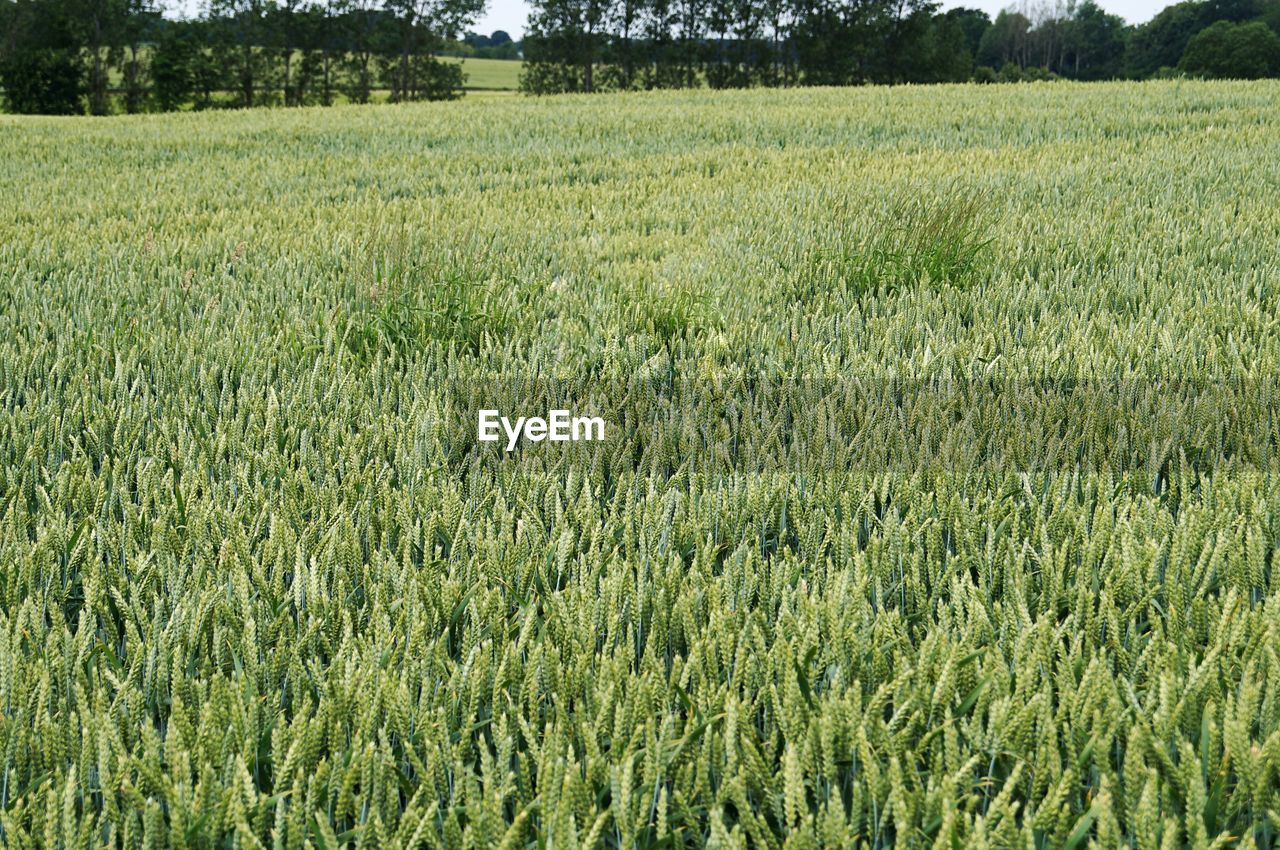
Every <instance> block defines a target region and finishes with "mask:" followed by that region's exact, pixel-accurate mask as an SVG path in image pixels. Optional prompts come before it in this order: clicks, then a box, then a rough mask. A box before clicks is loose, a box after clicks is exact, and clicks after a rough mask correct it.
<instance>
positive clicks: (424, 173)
mask: <svg viewBox="0 0 1280 850" xmlns="http://www.w3.org/2000/svg"><path fill="white" fill-rule="evenodd" d="M468 68H469V70H470V71H471V73H472V74H473V75H474V74H476V66H475V65H473V63H472V61H471V60H469V61H468ZM473 82H474V76H473ZM0 198H2V199H3V200H2V201H0V206H3V209H4V214H3V215H0V770H2V771H3V773H2V775H0V845H3V846H4V847H6V848H13V849H14V850H19V848H53V847H68V848H69V847H125V848H144V847H145V848H161V847H172V848H225V847H234V848H260V847H262V848H265V847H271V848H327V850H336V848H339V847H370V848H373V847H391V848H411V847H415V848H416V847H430V848H450V850H463V848H477V849H479V848H494V847H499V848H505V850H516V848H526V847H527V848H535V847H536V848H566V850H568V848H583V850H585V848H627V850H631V848H650V849H651V850H655V849H656V848H696V847H703V846H706V847H717V848H727V847H755V848H771V850H772V849H773V848H818V847H823V848H853V847H858V848H887V847H930V848H987V847H990V848H995V847H1018V848H1077V849H1078V850H1082V848H1086V847H1098V848H1119V847H1131V848H1139V849H1140V850H1154V848H1179V847H1191V848H1208V847H1249V848H1266V847H1274V846H1276V842H1277V839H1278V837H1280V575H1278V574H1277V571H1276V563H1275V555H1276V550H1277V545H1278V544H1280V464H1278V463H1277V460H1276V457H1275V448H1276V446H1277V442H1280V430H1278V429H1280V423H1278V421H1277V418H1276V410H1277V401H1278V400H1280V389H1278V386H1280V384H1278V383H1277V378H1278V377H1280V324H1278V321H1277V305H1278V304H1280V255H1278V254H1277V250H1276V249H1277V245H1278V244H1280V84H1277V83H1274V82H1265V83H1249V84H1243V83H1191V82H1154V83H1143V84H1122V83H1114V84H1097V85H1083V84H1081V85H1074V84H1071V85H1069V84H1049V85H1022V86H987V87H979V86H950V87H903V88H893V89H883V88H861V89H846V90H785V91H782V90H779V91H752V92H739V93H711V92H682V93H654V94H634V95H618V96H596V97H566V98H551V99H542V100H533V99H524V98H502V99H501V100H498V99H492V98H490V99H484V98H481V99H476V100H470V99H468V100H463V101H462V102H458V103H445V104H424V105H399V106H374V107H364V108H360V107H334V108H329V109H302V110H267V111H238V112H219V113H217V114H189V113H186V114H172V115H156V116H139V117H132V118H113V119H105V120H94V119H86V118H76V119H59V118H18V117H13V116H0ZM482 407H485V408H487V407H496V408H500V409H501V410H502V412H503V414H504V415H508V416H512V417H514V416H521V415H523V416H532V415H545V413H546V412H547V411H548V410H549V409H552V408H556V407H569V408H572V409H573V410H574V412H575V413H579V412H598V413H599V414H600V415H602V416H603V417H604V418H605V419H606V420H607V422H608V423H609V424H608V428H609V430H608V432H607V434H606V440H605V441H604V442H603V443H592V444H588V443H575V444H561V443H556V444H552V443H545V442H544V443H537V444H534V443H526V444H523V445H521V446H520V447H519V448H518V449H517V450H516V451H514V452H512V453H510V454H508V453H506V452H504V451H503V448H502V446H499V445H497V444H492V443H479V442H477V440H476V418H475V417H476V411H477V409H479V408H482Z"/></svg>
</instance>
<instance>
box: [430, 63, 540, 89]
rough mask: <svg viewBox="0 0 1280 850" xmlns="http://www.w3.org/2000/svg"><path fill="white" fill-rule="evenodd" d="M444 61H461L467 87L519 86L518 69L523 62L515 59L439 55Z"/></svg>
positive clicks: (508, 87) (500, 87)
mask: <svg viewBox="0 0 1280 850" xmlns="http://www.w3.org/2000/svg"><path fill="white" fill-rule="evenodd" d="M440 58H441V60H442V61H445V62H461V63H462V68H463V70H464V71H465V72H466V74H467V82H466V87H467V88H468V89H495V90H505V91H514V90H516V89H518V88H519V87H520V69H521V67H523V65H524V63H523V62H521V61H519V60H515V59H474V58H467V59H459V58H457V57H453V56H442V57H440Z"/></svg>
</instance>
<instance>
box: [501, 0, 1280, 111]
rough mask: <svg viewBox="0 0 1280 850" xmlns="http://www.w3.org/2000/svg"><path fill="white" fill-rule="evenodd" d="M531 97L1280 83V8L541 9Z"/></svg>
mask: <svg viewBox="0 0 1280 850" xmlns="http://www.w3.org/2000/svg"><path fill="white" fill-rule="evenodd" d="M533 5H534V9H533V12H532V14H531V15H530V18H529V32H528V33H527V34H526V36H525V40H524V46H525V63H526V64H525V71H524V73H523V75H522V78H521V86H522V88H523V89H524V90H525V91H528V92H531V93H553V92H571V91H576V92H591V91H609V90H626V89H651V88H684V87H697V86H708V87H711V88H727V87H743V86H787V85H853V84H860V83H882V84H893V83H932V82H953V81H966V80H978V81H997V80H1000V81H1012V80H1022V79H1040V78H1051V77H1066V78H1071V79H1080V80H1099V79H1114V78H1122V77H1123V78H1136V79H1142V78H1148V77H1152V76H1158V75H1162V74H1172V73H1184V74H1188V75H1194V76H1213V77H1238V78H1258V77H1268V76H1280V0H1191V1H1190V2H1183V3H1178V4H1176V5H1174V6H1170V7H1168V8H1166V9H1165V10H1163V11H1162V12H1160V13H1159V14H1158V15H1156V17H1155V18H1154V19H1153V20H1151V21H1150V22H1148V23H1145V24H1142V25H1140V26H1129V25H1128V24H1126V23H1125V21H1124V20H1123V19H1121V18H1119V17H1118V16H1116V15H1112V14H1108V13H1107V12H1105V11H1104V10H1103V9H1101V8H1100V7H1099V6H1098V5H1097V4H1096V3H1095V2H1093V0H1084V2H1082V3H1078V4H1077V3H1076V2H1074V0H1067V2H1061V0H1049V1H1048V2H1040V3H1037V4H1031V5H1028V4H1024V5H1023V6H1021V7H1019V8H1010V9H1008V10H1006V11H1003V12H1001V13H1000V14H998V15H997V16H996V18H995V20H992V19H991V18H990V17H988V15H987V14H986V13H984V12H982V11H979V10H976V9H965V8H960V9H951V10H948V11H945V12H943V11H940V9H939V4H938V3H936V2H932V0H534V4H533Z"/></svg>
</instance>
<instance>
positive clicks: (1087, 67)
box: [1055, 0, 1127, 80]
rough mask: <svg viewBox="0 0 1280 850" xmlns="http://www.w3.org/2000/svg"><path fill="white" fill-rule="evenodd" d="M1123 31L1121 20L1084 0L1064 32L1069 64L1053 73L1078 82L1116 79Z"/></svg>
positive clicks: (1121, 57)
mask: <svg viewBox="0 0 1280 850" xmlns="http://www.w3.org/2000/svg"><path fill="white" fill-rule="evenodd" d="M1126 30H1127V27H1126V25H1125V22H1124V20H1123V19H1121V18H1120V17H1118V16H1117V15H1111V14H1108V13H1107V12H1104V11H1103V10H1102V9H1101V7H1099V6H1098V4H1097V3H1095V2H1093V0H1085V2H1084V4H1083V5H1081V6H1079V7H1078V8H1077V9H1076V11H1075V15H1074V17H1073V18H1072V19H1071V22H1070V27H1069V29H1068V34H1067V55H1068V56H1069V57H1070V62H1069V64H1068V63H1064V67H1061V68H1057V69H1055V70H1057V71H1058V72H1059V73H1064V74H1069V75H1070V76H1072V77H1074V78H1076V79H1081V80H1102V79H1109V78H1114V77H1118V76H1120V73H1121V70H1122V66H1123V62H1124V50H1125V33H1126Z"/></svg>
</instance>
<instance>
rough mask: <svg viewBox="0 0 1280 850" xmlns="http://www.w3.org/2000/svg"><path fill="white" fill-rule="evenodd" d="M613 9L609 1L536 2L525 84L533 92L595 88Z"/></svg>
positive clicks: (522, 78) (528, 35)
mask: <svg viewBox="0 0 1280 850" xmlns="http://www.w3.org/2000/svg"><path fill="white" fill-rule="evenodd" d="M609 12H610V4H609V2H608V0H536V2H535V3H534V5H533V12H532V13H530V15H529V29H528V32H527V33H526V34H525V39H524V43H525V68H524V72H523V73H522V74H521V75H520V87H521V88H522V89H523V90H524V91H527V92H530V93H533V94H551V93H555V92H575V91H581V92H590V91H595V89H596V79H595V71H596V66H597V65H598V64H599V63H600V61H601V58H602V57H603V55H604V51H605V47H606V45H607V41H608V39H607V32H606V25H607V21H608V16H609Z"/></svg>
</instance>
